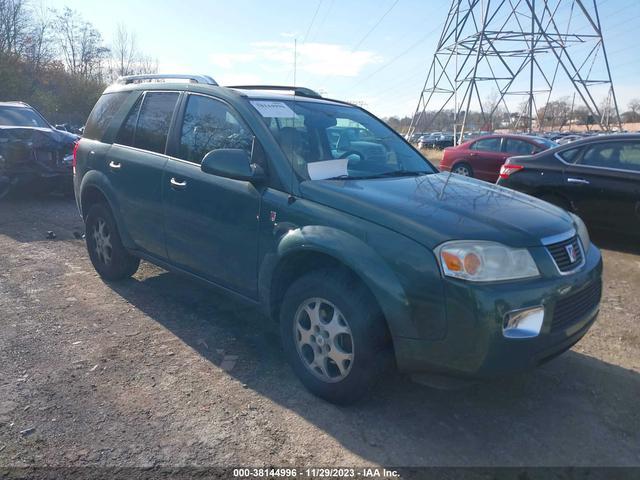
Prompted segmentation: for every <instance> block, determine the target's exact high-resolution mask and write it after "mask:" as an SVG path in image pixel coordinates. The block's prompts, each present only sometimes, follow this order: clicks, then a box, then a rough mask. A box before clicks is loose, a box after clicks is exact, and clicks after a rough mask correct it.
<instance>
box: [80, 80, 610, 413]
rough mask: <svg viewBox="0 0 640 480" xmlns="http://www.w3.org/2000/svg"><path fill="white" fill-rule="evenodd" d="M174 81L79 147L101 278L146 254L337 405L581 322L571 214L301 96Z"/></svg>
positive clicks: (592, 312) (580, 265)
mask: <svg viewBox="0 0 640 480" xmlns="http://www.w3.org/2000/svg"><path fill="white" fill-rule="evenodd" d="M177 77H178V76H173V75H170V76H166V75H165V76H159V75H156V76H135V77H125V78H122V79H120V80H119V81H118V82H117V83H116V84H115V85H113V86H110V87H109V88H107V90H106V91H105V92H104V94H103V95H102V97H101V98H100V100H99V101H98V103H97V104H96V106H95V108H94V109H93V112H92V113H91V116H90V118H89V120H88V122H87V125H86V130H85V136H84V138H83V139H82V140H81V141H80V142H79V144H78V146H77V148H76V151H75V159H74V162H75V163H74V165H75V179H74V182H75V192H76V199H77V203H78V207H79V209H80V212H81V215H82V217H83V218H84V221H85V224H86V243H87V249H88V252H89V257H90V258H91V261H92V263H93V265H94V267H95V269H96V270H97V271H98V273H99V274H100V275H101V276H102V277H103V278H104V279H106V280H120V279H124V278H127V277H129V276H131V275H133V274H134V273H135V272H136V270H137V268H138V264H139V262H140V259H145V260H148V261H150V262H152V263H154V264H157V265H160V266H161V267H163V268H166V269H168V270H171V271H174V272H178V273H180V274H184V275H187V276H189V277H193V278H196V279H198V280H201V281H204V282H206V283H208V284H209V285H211V286H214V287H216V288H218V289H221V290H222V291H224V292H227V293H228V294H229V295H232V296H233V297H235V298H237V299H241V300H243V301H245V302H248V303H250V304H254V305H256V306H258V307H259V308H261V309H262V310H263V311H264V313H265V314H266V315H267V316H268V317H270V318H272V319H274V320H276V321H278V322H279V324H280V330H281V336H282V343H283V347H284V351H285V354H286V356H287V358H288V360H289V361H290V363H291V365H292V367H293V369H294V370H295V372H296V374H297V375H298V376H299V378H300V379H301V381H302V382H303V383H304V384H305V386H306V387H307V388H308V389H309V390H311V391H312V392H313V393H315V394H316V395H319V396H320V397H322V398H325V399H327V400H329V401H332V402H336V403H349V402H352V401H354V400H356V399H357V398H359V397H360V396H362V395H363V394H364V393H366V392H367V391H368V390H369V389H370V388H371V387H372V385H373V384H374V383H375V381H376V379H377V378H379V377H380V373H381V372H382V371H383V369H385V367H386V366H387V365H388V364H389V363H390V361H391V360H395V364H396V366H397V368H398V369H399V370H400V371H403V372H409V373H412V374H429V375H433V374H436V375H446V376H452V377H459V378H462V379H474V378H487V377H494V376H497V375H504V374H509V373H513V372H518V371H523V370H526V369H528V368H531V367H534V366H536V365H539V364H541V363H543V362H545V361H547V360H549V359H551V358H553V357H554V356H556V355H558V354H560V353H562V352H563V351H565V350H567V349H569V348H570V347H571V346H572V345H573V344H575V343H576V342H577V341H578V340H579V339H580V338H581V337H582V336H583V335H584V334H585V333H586V332H587V330H588V329H589V327H590V326H591V325H592V324H593V322H594V321H595V319H596V316H597V313H598V309H599V303H600V296H601V287H602V284H601V275H602V260H601V256H600V252H599V251H598V249H597V248H596V247H595V246H594V245H592V244H591V243H590V240H589V235H588V233H587V230H586V228H585V226H584V224H583V223H582V221H581V220H580V219H579V218H578V217H576V216H575V215H572V214H570V213H567V212H565V211H563V210H561V209H559V208H556V207H554V206H552V205H550V204H548V203H545V202H543V201H540V200H537V199H535V198H532V197H529V196H527V195H524V194H520V193H518V192H513V191H510V190H507V189H504V188H502V187H498V186H495V185H490V184H487V183H484V182H481V181H478V180H474V179H470V178H465V177H461V176H458V175H455V174H451V173H438V171H437V169H436V168H434V167H433V166H432V165H431V164H430V163H429V162H428V161H427V160H426V159H425V158H424V157H423V156H422V155H421V154H420V153H419V152H418V151H416V150H415V149H414V148H413V147H412V146H411V145H410V144H409V143H407V142H406V141H405V140H404V139H403V138H402V137H400V136H399V135H398V134H396V132H394V131H393V130H392V129H390V128H389V127H388V126H387V125H386V124H385V123H383V122H382V121H380V120H379V119H377V118H376V117H374V116H373V115H371V114H370V113H368V112H366V111H365V110H363V109H361V108H359V107H356V106H354V105H350V104H348V103H344V102H340V101H336V100H329V99H324V98H322V97H320V96H319V95H318V94H316V93H315V92H313V91H312V90H309V89H304V88H293V87H265V86H244V87H221V86H218V85H217V84H216V83H215V82H214V81H213V80H212V79H211V78H210V77H199V76H186V77H180V78H177ZM181 79H183V80H184V79H186V80H188V81H187V82H185V81H180V80H181Z"/></svg>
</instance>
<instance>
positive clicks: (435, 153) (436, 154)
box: [420, 148, 444, 167]
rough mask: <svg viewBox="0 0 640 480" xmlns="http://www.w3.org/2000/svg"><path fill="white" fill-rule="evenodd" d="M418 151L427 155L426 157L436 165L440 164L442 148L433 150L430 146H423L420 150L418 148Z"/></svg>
mask: <svg viewBox="0 0 640 480" xmlns="http://www.w3.org/2000/svg"><path fill="white" fill-rule="evenodd" d="M420 153H422V155H424V156H425V157H427V159H428V160H429V161H430V162H431V163H432V164H433V165H435V166H436V167H438V166H439V165H440V161H441V160H442V156H443V155H444V153H443V152H442V150H434V149H431V148H423V149H422V150H420Z"/></svg>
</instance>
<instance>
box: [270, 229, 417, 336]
mask: <svg viewBox="0 0 640 480" xmlns="http://www.w3.org/2000/svg"><path fill="white" fill-rule="evenodd" d="M299 252H318V253H322V254H325V255H328V256H331V257H333V258H334V259H336V260H337V261H339V262H340V263H342V264H343V265H344V266H346V267H347V268H349V269H351V270H352V271H353V272H354V273H355V274H356V275H358V277H359V278H360V279H361V280H362V281H363V282H364V283H365V285H366V286H367V287H368V288H369V290H370V291H371V293H372V294H373V295H374V296H375V298H376V300H377V301H378V304H379V305H380V308H381V309H382V312H383V314H384V315H385V318H386V319H387V324H388V326H389V330H390V332H391V334H392V336H409V337H415V336H417V334H416V332H415V329H414V328H413V325H412V323H411V315H410V307H409V302H408V299H407V296H406V293H405V291H404V289H403V287H402V285H401V283H400V281H399V279H398V277H397V276H396V274H395V273H394V271H393V270H392V269H391V268H390V267H389V265H388V264H387V263H386V262H385V260H384V259H383V258H382V257H380V255H378V254H377V253H376V251H375V250H374V249H372V248H371V247H370V246H369V245H367V244H366V243H365V242H364V241H362V240H360V239H359V238H357V237H355V236H353V235H351V234H349V233H347V232H344V231H342V230H338V229H335V228H331V227H327V226H316V225H309V226H305V227H302V228H297V229H294V230H290V231H289V232H287V233H286V234H285V235H283V236H282V237H281V239H280V241H279V242H278V244H277V248H276V252H275V256H274V258H273V259H272V261H271V262H268V263H271V267H272V268H269V267H267V268H266V270H267V271H266V272H264V276H263V275H261V276H263V279H262V280H263V281H261V282H260V283H261V285H264V286H265V287H266V286H269V287H267V288H266V291H265V293H264V295H261V296H262V297H263V299H265V300H266V299H268V298H269V293H268V292H269V288H270V285H271V280H272V278H273V272H274V271H275V268H276V267H277V265H278V264H279V263H280V262H282V261H285V260H286V259H287V258H288V257H289V256H290V255H292V254H296V253H299ZM265 277H266V278H265ZM265 297H266V298H265Z"/></svg>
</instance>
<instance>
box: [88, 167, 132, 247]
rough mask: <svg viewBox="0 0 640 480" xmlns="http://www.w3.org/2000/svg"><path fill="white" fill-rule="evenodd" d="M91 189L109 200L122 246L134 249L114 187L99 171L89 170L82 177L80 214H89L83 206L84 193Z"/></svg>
mask: <svg viewBox="0 0 640 480" xmlns="http://www.w3.org/2000/svg"><path fill="white" fill-rule="evenodd" d="M89 188H95V189H97V190H98V191H100V193H101V194H102V196H103V197H104V198H105V199H106V200H107V203H108V204H109V208H110V209H111V213H113V217H114V218H115V220H116V225H118V233H119V234H120V238H121V240H122V244H123V245H124V246H125V248H134V247H135V244H134V242H133V240H132V239H131V237H130V236H129V234H128V232H127V231H126V229H124V228H122V225H123V222H122V213H121V210H120V202H119V201H118V197H117V196H116V195H115V192H114V189H113V186H112V185H111V182H110V181H109V178H108V177H107V176H106V175H105V174H104V173H103V172H101V171H99V170H89V171H88V172H87V173H85V174H84V176H83V177H82V181H81V182H80V195H79V197H78V205H79V207H80V214H81V215H82V216H83V217H84V216H85V215H86V214H87V212H86V211H85V208H86V207H85V205H83V204H82V203H83V202H82V198H84V193H85V192H86V191H87V190H88V189H89Z"/></svg>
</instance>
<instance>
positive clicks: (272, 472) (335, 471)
mask: <svg viewBox="0 0 640 480" xmlns="http://www.w3.org/2000/svg"><path fill="white" fill-rule="evenodd" d="M233 476H234V478H273V477H279V478H284V479H286V478H373V479H378V478H400V474H399V473H398V472H397V471H396V470H389V469H386V468H312V467H307V468H234V469H233Z"/></svg>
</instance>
